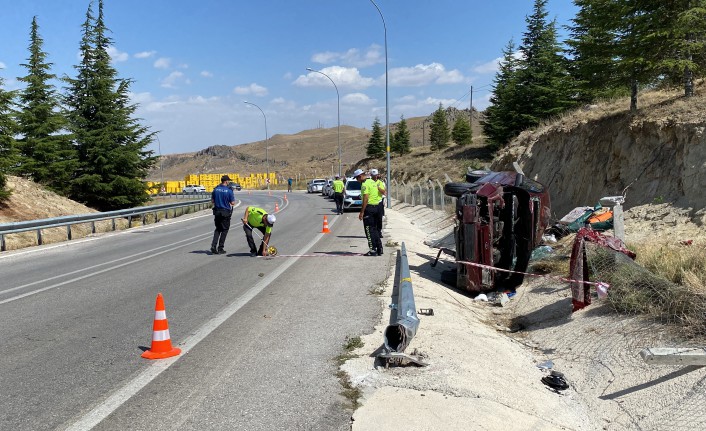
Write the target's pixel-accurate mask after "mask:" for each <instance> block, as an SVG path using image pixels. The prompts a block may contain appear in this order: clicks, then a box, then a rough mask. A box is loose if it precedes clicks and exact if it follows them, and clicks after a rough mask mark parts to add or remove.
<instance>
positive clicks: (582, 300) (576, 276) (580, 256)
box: [569, 227, 635, 311]
mask: <svg viewBox="0 0 706 431" xmlns="http://www.w3.org/2000/svg"><path fill="white" fill-rule="evenodd" d="M586 241H589V242H593V243H595V244H598V245H600V246H602V247H607V248H610V249H612V250H615V251H617V252H620V253H623V254H625V255H626V256H629V257H630V258H631V259H635V253H633V252H632V251H630V250H628V249H627V248H625V243H623V241H622V240H620V238H615V237H612V236H606V235H603V234H601V233H600V232H597V231H595V230H593V229H591V228H586V227H583V228H581V229H579V231H578V232H577V233H576V238H575V239H574V245H573V248H572V249H571V263H570V265H571V266H570V274H569V278H570V279H571V280H575V281H572V282H571V305H572V308H573V309H572V311H577V310H580V309H582V308H584V307H586V306H587V305H591V286H590V284H587V283H584V282H586V281H590V280H589V275H588V261H587V258H586Z"/></svg>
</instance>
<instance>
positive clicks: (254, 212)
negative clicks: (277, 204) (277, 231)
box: [242, 207, 277, 257]
mask: <svg viewBox="0 0 706 431" xmlns="http://www.w3.org/2000/svg"><path fill="white" fill-rule="evenodd" d="M275 221H277V217H275V215H274V214H267V212H266V211H265V210H263V209H262V208H258V207H247V208H245V214H244V215H243V219H242V222H243V230H244V231H245V238H246V239H247V241H248V246H249V247H250V256H252V257H255V256H258V255H259V256H267V245H268V244H269V242H270V236H271V235H272V226H274V224H275ZM253 229H257V230H259V231H260V232H262V243H261V244H260V249H259V250H258V249H257V248H256V247H255V240H254V239H253V237H252V230H253Z"/></svg>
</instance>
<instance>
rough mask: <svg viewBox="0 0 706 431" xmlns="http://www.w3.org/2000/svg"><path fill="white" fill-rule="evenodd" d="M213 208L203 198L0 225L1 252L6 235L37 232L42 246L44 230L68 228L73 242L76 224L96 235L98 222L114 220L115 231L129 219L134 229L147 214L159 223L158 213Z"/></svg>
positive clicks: (209, 202)
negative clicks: (118, 221)
mask: <svg viewBox="0 0 706 431" xmlns="http://www.w3.org/2000/svg"><path fill="white" fill-rule="evenodd" d="M210 206H211V199H210V198H208V199H206V198H203V197H202V198H201V199H194V200H190V201H189V202H176V203H169V204H161V205H151V206H146V207H137V208H128V209H124V210H117V211H107V212H99V213H90V214H79V215H71V216H61V217H52V218H47V219H40V220H29V221H20V222H14V223H0V251H6V244H5V235H10V234H15V233H21V232H27V231H32V230H36V231H37V245H42V229H49V228H55V227H62V226H66V239H67V240H71V226H72V225H75V224H82V223H91V233H96V224H95V222H97V221H103V220H112V222H113V226H112V228H113V230H115V220H116V219H118V218H127V220H128V228H130V227H132V220H133V218H134V217H138V216H140V217H141V218H142V224H143V225H144V224H146V222H147V214H151V213H154V215H155V222H157V221H159V218H158V213H159V212H161V211H164V212H165V213H164V218H165V219H168V218H169V211H170V210H174V217H177V209H182V211H181V215H183V214H184V213H185V211H184V208H189V207H197V208H198V210H197V211H200V210H202V209H204V208H206V207H210Z"/></svg>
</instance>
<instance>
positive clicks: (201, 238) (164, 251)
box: [0, 233, 211, 305]
mask: <svg viewBox="0 0 706 431" xmlns="http://www.w3.org/2000/svg"><path fill="white" fill-rule="evenodd" d="M210 236H211V234H210V233H209V234H207V235H199V236H195V237H192V238H198V239H196V240H194V241H190V242H186V243H184V244H181V245H178V246H176V247H171V248H168V249H166V250H162V251H159V252H156V253H152V254H150V255H148V256H143V257H141V258H139V259H135V260H131V261H129V262H125V263H121V264H119V265H115V266H111V267H110V268H105V269H101V270H100V271H95V272H92V273H90V274H86V275H82V276H80V277H76V278H72V279H70V280H66V281H62V282H61V283H56V284H52V285H51V286H47V287H42V288H41V289H37V290H33V291H31V292H27V293H23V294H21V295H17V296H13V297H12V298H7V299H4V300H2V301H0V305H2V304H6V303H8V302H12V301H17V300H18V299H22V298H25V297H27V296H32V295H36V294H37V293H41V292H44V291H47V290H51V289H55V288H57V287H59V286H63V285H65V284H69V283H73V282H76V281H79V280H83V279H84V278H88V277H93V276H94V275H98V274H103V273H104V272H108V271H112V270H114V269H118V268H122V267H123V266H127V265H132V264H133V263H137V262H141V261H143V260H147V259H151V258H153V257H155V256H159V255H160V254H164V253H169V252H170V251H173V250H176V249H178V248H181V247H184V246H187V245H191V244H195V243H197V242H200V241H203V240H204V238H208V237H210ZM190 239H191V238H190ZM187 241H188V240H187ZM143 253H144V252H141V253H138V254H143ZM119 260H122V259H119ZM12 290H14V288H13V289H12Z"/></svg>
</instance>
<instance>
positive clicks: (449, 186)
mask: <svg viewBox="0 0 706 431" xmlns="http://www.w3.org/2000/svg"><path fill="white" fill-rule="evenodd" d="M476 185H477V184H473V183H446V184H444V194H445V195H446V196H451V197H454V198H459V197H461V195H463V194H464V193H466V192H467V191H469V190H470V189H472V188H473V187H475V186H476Z"/></svg>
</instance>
